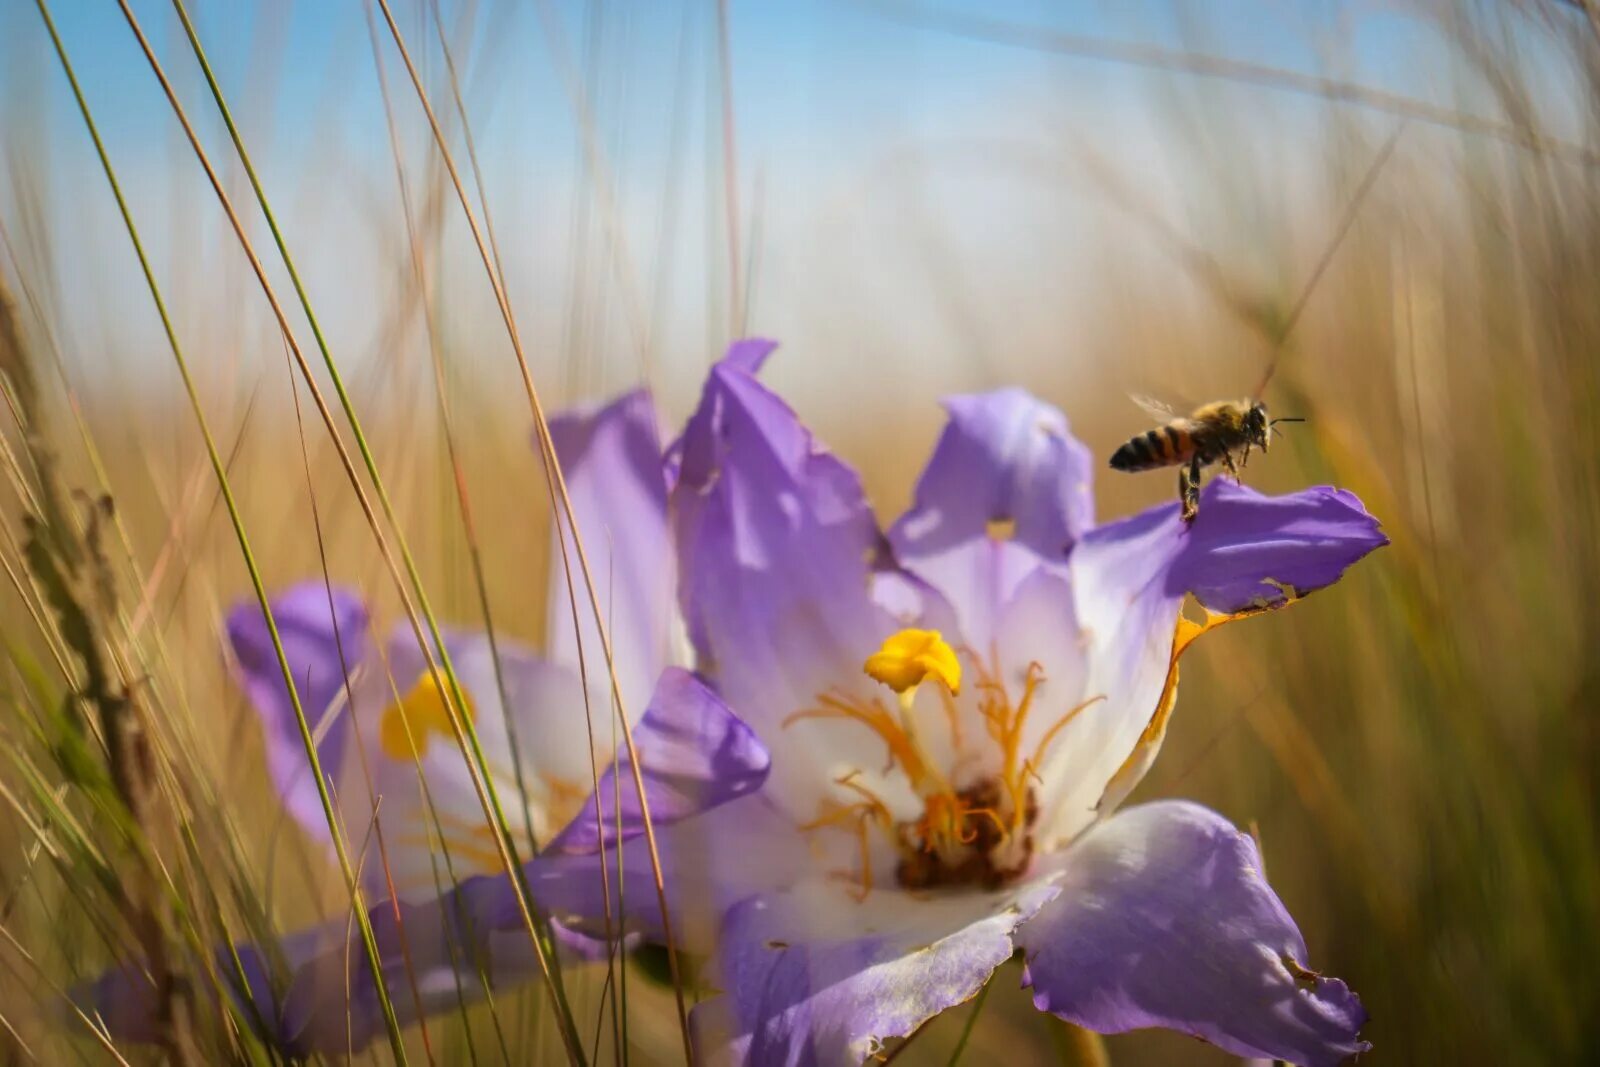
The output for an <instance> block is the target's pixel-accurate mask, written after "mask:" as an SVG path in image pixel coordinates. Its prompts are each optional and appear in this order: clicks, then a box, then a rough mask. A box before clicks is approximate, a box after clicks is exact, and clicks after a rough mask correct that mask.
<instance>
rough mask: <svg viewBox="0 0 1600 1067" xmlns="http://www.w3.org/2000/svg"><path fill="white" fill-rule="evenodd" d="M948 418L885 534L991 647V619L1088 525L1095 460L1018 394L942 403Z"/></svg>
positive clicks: (1057, 417) (972, 640)
mask: <svg viewBox="0 0 1600 1067" xmlns="http://www.w3.org/2000/svg"><path fill="white" fill-rule="evenodd" d="M945 407H946V409H947V410H948V411H949V414H950V421H949V424H948V425H946V426H945V429H944V432H943V433H942V434H941V435H940V437H939V442H938V444H937V445H935V446H934V450H933V455H932V457H931V458H930V459H929V460H928V465H927V466H926V467H925V468H924V469H923V472H922V476H921V478H919V479H918V481H917V490H916V498H915V502H914V503H913V504H912V506H911V509H910V510H909V511H907V512H906V513H905V515H903V516H901V518H900V519H899V521H897V522H896V523H895V524H894V526H893V527H891V528H890V530H889V535H888V536H889V543H890V544H891V545H892V546H893V548H894V553H895V558H896V559H897V560H898V561H899V562H900V563H901V564H902V565H903V566H905V567H907V568H908V569H910V570H911V571H913V572H914V573H916V574H918V575H920V576H921V577H923V578H925V579H927V580H928V581H929V582H930V583H931V584H933V585H934V586H935V587H936V588H938V589H939V590H941V591H942V592H943V593H944V594H945V596H946V598H947V599H949V601H950V602H951V603H952V604H954V605H955V606H956V609H957V613H958V615H959V617H960V620H961V627H962V634H963V636H964V637H965V638H966V642H967V644H969V645H971V646H972V647H974V648H980V649H982V648H988V646H989V641H990V638H991V637H992V636H993V632H994V625H995V617H996V614H997V613H998V612H999V610H1000V608H1001V605H1003V604H1004V603H1005V602H1006V601H1007V600H1009V599H1010V597H1011V595H1012V593H1013V592H1014V591H1015V589H1016V587H1017V584H1018V583H1019V582H1021V581H1022V579H1023V578H1025V577H1026V576H1027V575H1028V574H1029V573H1031V572H1032V571H1033V569H1034V568H1035V567H1037V566H1038V565H1039V564H1040V563H1041V562H1057V563H1064V562H1065V561H1066V558H1067V553H1068V551H1069V550H1070V549H1071V548H1072V546H1073V545H1074V544H1075V543H1076V542H1077V541H1078V539H1079V538H1080V537H1081V536H1082V535H1083V533H1084V531H1086V530H1087V529H1088V528H1089V527H1090V526H1091V525H1093V523H1094V501H1093V498H1092V496H1091V495H1090V486H1091V480H1092V479H1091V473H1090V472H1091V470H1092V469H1093V465H1094V460H1093V457H1092V456H1091V455H1090V453H1089V450H1088V448H1086V447H1085V446H1084V445H1083V443H1082V442H1080V441H1079V440H1078V439H1077V438H1075V437H1073V436H1072V433H1071V430H1070V429H1069V428H1068V425H1067V420H1066V417H1065V416H1064V415H1062V414H1061V412H1060V411H1058V410H1056V409H1055V408H1053V407H1051V406H1050V405H1048V404H1045V403H1042V402H1040V401H1039V400H1037V399H1035V398H1034V397H1033V396H1031V395H1030V394H1028V393H1027V392H1026V391H1024V390H1022V389H1015V388H1012V389H997V390H995V391H993V392H989V393H975V394H971V395H967V396H954V397H950V398H948V399H946V401H945Z"/></svg>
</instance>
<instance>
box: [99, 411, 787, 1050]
mask: <svg viewBox="0 0 1600 1067" xmlns="http://www.w3.org/2000/svg"><path fill="white" fill-rule="evenodd" d="M550 430H551V436H552V438H553V440H554V443H555V447H556V450H557V454H558V456H559V458H560V459H561V462H562V464H563V469H564V471H565V473H566V478H567V485H568V490H569V493H570V497H571V501H572V506H573V512H574V515H575V516H576V519H577V524H578V526H579V529H580V532H581V534H582V536H583V539H584V544H585V546H586V549H587V552H588V557H589V560H590V563H591V569H592V573H593V576H594V581H595V593H596V600H597V601H598V603H599V604H600V606H601V610H602V614H603V615H604V616H605V618H606V624H607V631H608V634H609V637H610V640H611V647H612V650H613V655H614V663H615V669H616V677H617V683H618V690H619V693H620V696H621V700H622V704H623V707H624V708H625V709H626V710H627V711H628V714H629V717H630V720H631V721H632V722H633V736H634V741H635V745H636V748H637V750H638V756H639V764H640V767H641V772H642V775H643V778H644V780H645V782H646V784H647V788H648V789H649V792H650V796H651V799H652V805H653V807H652V811H651V815H652V817H653V818H654V820H655V822H656V823H657V824H658V825H662V826H665V825H670V824H671V823H672V822H673V821H674V820H676V819H680V818H684V817H686V816H688V815H691V814H695V813H697V812H699V811H701V810H703V809H704V808H705V807H707V806H710V805H715V804H718V803H721V802H722V801H723V800H726V799H729V798H732V797H735V796H740V795H743V794H746V793H753V792H755V791H756V790H757V788H758V787H759V786H760V784H761V782H762V780H763V779H764V777H765V774H766V768H767V754H766V752H765V750H764V749H763V748H762V747H761V746H760V745H759V744H758V743H756V742H755V740H754V737H753V735H752V734H751V733H750V731H749V730H748V729H747V728H746V727H745V726H744V725H743V724H742V723H740V722H739V721H738V720H737V719H736V718H735V717H734V716H733V715H732V714H731V712H729V710H728V709H727V707H726V706H725V705H724V704H723V703H722V701H721V700H720V699H719V698H718V697H717V696H716V695H715V694H714V693H713V692H712V691H711V690H710V689H708V688H707V687H706V686H705V685H704V684H703V683H702V682H700V681H699V680H697V679H695V678H694V677H693V676H692V675H690V674H689V673H688V672H686V671H684V670H682V669H680V668H677V667H671V666H668V664H669V663H670V662H671V660H672V659H673V658H674V657H673V656H672V655H671V645H672V641H673V637H672V635H673V630H674V627H676V626H678V625H679V624H678V622H677V609H676V606H675V604H674V601H673V592H674V590H673V574H674V563H673V559H672V554H671V549H670V545H669V543H668V540H667V536H666V484H665V481H664V478H663V474H662V469H661V447H660V444H659V440H658V438H657V435H656V429H655V421H654V415H653V413H652V409H651V404H650V400H649V398H648V396H647V395H646V394H645V393H643V392H636V393H632V394H629V395H627V396H625V397H623V398H622V399H620V400H618V401H616V402H614V403H612V404H610V405H608V406H605V407H603V408H599V409H596V410H592V411H581V412H576V413H571V414H567V415H563V416H560V417H558V418H556V419H554V420H552V422H551V426H550ZM563 532H564V533H565V534H566V536H567V538H568V543H569V545H570V538H571V534H570V530H567V529H563ZM553 555H554V559H553V561H552V579H551V582H550V590H549V596H548V612H549V626H548V632H549V633H550V634H551V639H550V649H549V654H548V656H546V657H541V656H539V655H536V654H535V653H533V652H531V651H530V650H528V649H525V648H522V647H520V646H518V645H517V644H515V643H514V642H512V641H509V640H507V639H506V638H505V637H503V636H501V637H500V638H499V639H498V641H497V643H496V644H495V645H494V646H491V643H490V640H489V638H488V635H486V634H483V633H478V632H471V631H464V630H451V631H448V632H446V633H445V634H444V641H443V644H444V646H445V649H446V650H447V651H448V653H449V657H450V660H451V663H452V666H453V668H454V671H455V674H456V677H457V679H458V681H459V683H460V685H461V687H462V690H463V691H464V693H465V696H466V704H467V714H468V715H469V717H470V718H471V720H472V724H473V726H474V728H475V730H476V732H477V736H478V739H479V742H480V744H481V746H482V749H483V752H484V754H485V760H486V763H487V767H488V776H489V778H490V779H491V780H492V783H493V785H494V788H495V790H496V791H497V793H498V795H499V797H500V798H501V802H502V803H503V804H504V805H505V808H506V810H507V812H508V823H509V826H510V829H511V831H512V834H513V838H514V840H515V841H516V842H517V846H518V848H519V849H520V850H521V854H522V856H523V857H524V858H527V857H528V856H529V855H531V849H530V847H529V841H528V840H527V838H526V837H524V836H523V835H524V831H531V833H532V834H533V836H534V838H535V840H537V842H538V843H539V844H540V845H549V847H550V848H551V849H552V850H553V851H555V852H558V853H559V854H561V855H564V856H571V855H585V854H592V853H594V852H596V851H598V850H599V849H600V848H602V847H604V846H605V845H608V844H610V843H612V838H614V837H615V835H616V833H617V830H618V828H619V827H620V830H621V834H622V836H623V838H624V839H626V838H627V837H629V836H632V835H634V834H637V833H638V832H640V830H641V829H642V821H643V820H642V812H641V811H640V810H639V805H638V798H637V794H636V792H635V789H634V786H633V783H632V780H631V778H624V779H623V781H622V782H621V783H620V785H619V786H618V787H614V785H613V775H614V772H608V773H607V777H606V778H605V779H604V780H603V781H602V783H601V788H600V790H599V792H598V794H597V795H598V797H599V798H600V804H599V814H600V818H601V819H602V820H603V822H604V824H605V832H604V833H601V832H600V831H599V830H598V829H597V827H596V808H595V805H594V803H593V796H594V795H596V794H594V792H593V786H594V777H593V775H594V767H595V766H596V763H598V765H599V766H604V765H605V764H606V762H607V761H608V759H609V755H608V754H609V752H610V750H611V746H612V738H613V737H614V736H616V735H615V734H614V733H613V725H612V724H613V722H614V717H613V715H612V711H611V709H612V707H613V697H612V691H611V686H610V679H609V675H608V672H607V669H606V662H605V656H604V652H603V650H602V646H601V642H600V636H599V632H598V629H597V627H596V625H595V622H594V616H593V613H592V609H591V607H590V599H589V595H588V590H587V588H586V586H585V585H584V583H583V581H582V579H581V577H580V572H579V570H578V565H577V561H576V559H575V558H573V559H572V560H571V570H570V574H571V575H572V579H571V581H572V583H573V586H574V587H575V592H573V593H572V594H571V598H569V585H568V579H567V574H568V573H569V572H568V570H567V567H566V566H565V565H564V563H563V559H562V556H561V554H560V552H559V551H553ZM572 599H576V602H577V605H578V608H577V612H578V618H577V625H576V626H575V625H574V617H573V608H572ZM272 614H273V618H274V620H275V621H276V625H277V627H278V630H279V634H280V636H281V638H282V641H283V644H284V648H285V651H286V653H287V657H288V660H289V665H290V669H291V672H292V674H293V676H294V678H295V685H296V689H297V691H298V694H299V697H300V702H301V706H302V708H303V710H304V712H305V715H306V717H307V719H308V721H309V723H310V725H311V727H312V731H313V737H314V738H315V739H316V743H317V748H318V756H319V759H320V761H321V763H322V767H323V771H324V774H325V776H326V779H327V785H328V788H329V791H330V793H331V795H332V796H333V797H334V798H335V804H336V809H337V814H338V818H339V821H340V824H341V825H340V830H341V833H342V834H343V835H344V837H345V840H346V841H347V842H348V843H350V846H351V850H352V852H354V851H356V849H358V848H359V847H360V846H361V844H362V842H369V847H368V850H367V852H366V854H364V855H362V856H361V857H360V858H359V866H360V870H361V875H362V882H363V888H364V889H365V892H366V894H367V898H368V900H370V901H382V903H378V904H376V905H375V906H373V907H372V908H371V912H370V917H371V920H372V926H373V928H374V931H375V933H376V934H377V942H378V949H379V957H380V961H381V965H382V967H383V970H384V972H385V973H384V977H385V979H386V981H387V984H388V987H389V989H390V993H391V996H392V998H393V1002H394V1006H395V1009H396V1011H397V1013H398V1014H399V1016H400V1018H401V1020H402V1022H409V1021H411V1020H414V1019H416V1018H419V1017H422V1016H424V1015H427V1014H430V1013H432V1012H435V1011H439V1010H448V1009H452V1008H455V1007H456V1006H458V1005H460V1004H462V1003H465V1002H470V1001H472V1000H475V999H478V998H479V997H481V996H482V994H483V992H484V981H485V979H484V977H483V976H484V975H488V976H489V978H490V980H491V981H493V982H494V983H496V984H501V985H504V984H509V983H511V982H514V981H518V980H521V979H524V978H527V977H531V976H533V975H535V974H537V973H538V970H537V958H536V956H535V954H534V950H533V946H532V942H531V940H530V938H529V936H528V933H527V931H526V930H525V929H523V928H521V927H520V926H517V927H516V928H514V929H513V928H511V927H510V924H507V928H506V929H500V930H492V929H489V928H487V927H486V926H484V925H483V924H480V923H477V922H475V921H474V920H473V914H474V912H475V911H486V910H487V909H482V908H478V907H477V904H476V901H477V900H478V898H479V897H480V896H481V895H482V894H483V891H484V890H486V889H488V888H490V887H492V886H500V887H502V888H503V886H504V885H505V881H504V877H503V873H502V872H503V863H502V861H501V859H500V856H499V853H498V851H497V849H496V846H495V835H494V831H493V829H492V827H491V825H490V823H489V822H488V820H487V819H486V818H485V815H484V811H483V807H482V804H481V802H480V800H479V797H478V794H477V792H476V790H475V788H474V786H473V783H472V779H471V775H470V773H469V770H468V767H467V764H466V762H465V760H464V758H463V756H462V753H461V751H460V748H459V747H458V745H457V743H456V741H455V737H454V734H453V732H452V729H451V726H450V720H449V713H448V710H447V708H446V705H445V701H444V698H443V695H442V693H441V683H440V680H439V679H438V678H437V677H436V676H435V674H434V673H433V672H432V671H431V670H430V668H429V666H428V663H427V658H426V657H425V656H424V655H423V653H422V651H421V649H420V647H419V645H418V643H417V641H416V638H415V635H414V633H413V631H412V630H411V628H410V626H409V625H408V624H405V623H403V622H402V623H401V624H398V625H397V626H396V627H395V629H394V631H393V633H392V634H391V636H390V637H389V639H388V641H387V642H385V643H384V644H383V646H382V650H381V651H380V650H379V648H378V646H377V644H376V642H374V640H373V638H372V635H371V634H370V632H369V620H368V611H367V608H366V606H365V605H364V604H363V603H362V601H361V599H360V598H359V596H358V595H357V594H355V593H354V592H352V591H349V590H345V589H342V588H338V587H332V588H330V587H329V586H327V585H325V584H324V583H323V582H320V581H312V582H307V583H304V584H302V585H298V586H295V587H293V588H291V589H289V590H287V591H285V592H284V593H282V594H280V595H278V596H276V597H273V598H272ZM226 626H227V635H228V642H229V646H230V648H231V650H232V652H233V662H234V664H235V667H236V674H237V678H238V681H239V683H240V685H241V687H242V688H243V690H244V691H245V693H246V695H247V696H248V697H249V701H250V704H251V706H252V708H254V710H255V711H256V712H257V714H258V715H259V716H260V718H261V722H262V726H263V729H264V732H265V739H266V753H267V762H268V767H269V770H270V771H271V774H272V777H273V780H274V782H275V783H276V785H277V787H278V790H279V792H280V795H281V796H282V799H283V803H284V809H285V811H286V812H287V813H288V814H289V815H290V816H292V817H293V818H294V819H295V821H296V822H298V823H299V824H300V825H301V826H302V827H303V828H304V829H305V830H306V831H307V832H308V833H310V834H311V835H313V836H314V837H317V838H320V839H322V840H324V841H328V842H329V843H330V845H331V838H330V836H329V828H328V824H327V821H326V818H325V816H324V813H323V809H322V804H321V801H320V799H319V797H318V794H317V789H316V783H315V780H314V779H313V777H312V773H311V770H310V767H309V765H308V762H307V760H306V754H305V746H304V742H303V740H302V737H301V734H300V729H299V726H298V723H297V721H296V718H295V713H294V708H293V704H292V703H291V700H290V696H289V692H288V689H287V687H286V685H285V683H284V678H283V674H282V671H281V669H280V667H279V663H278V660H277V656H276V653H275V651H274V649H273V645H272V640H271V636H270V634H269V632H268V629H267V624H266V619H265V617H264V614H263V612H262V611H261V609H260V606H259V605H258V604H256V603H254V602H249V603H245V604H241V605H240V606H238V607H236V608H235V609H234V610H233V611H232V612H230V613H229V615H228V618H227V622H226ZM579 635H581V640H582V645H581V664H582V669H581V670H580V647H579ZM680 640H681V639H680ZM496 652H498V657H497V656H496ZM497 659H498V668H497ZM585 677H587V680H588V683H589V685H588V694H587V695H588V701H589V708H590V709H591V712H592V714H593V720H594V726H595V740H594V746H593V750H591V746H590V743H589V740H588V735H587V731H586V730H585V728H584V722H583V718H584V713H585V712H584V702H585V692H584V681H583V679H584V678H585ZM618 796H620V798H621V810H620V811H618V810H617V807H616V804H615V803H614V797H618ZM523 798H525V799H526V803H523V802H522V800H523ZM557 831H561V833H560V836H559V837H557V836H556V834H557ZM495 874H501V877H500V878H499V879H498V880H497V879H494V878H492V877H491V876H492V875H495ZM458 886H459V887H460V888H458ZM391 894H392V895H393V897H394V899H385V898H389V897H390V896H391ZM554 932H555V935H556V937H557V941H558V943H559V945H560V947H561V948H562V949H563V950H564V951H565V952H566V953H567V954H568V955H571V956H577V957H583V956H587V955H594V954H597V953H601V952H603V951H604V950H605V946H604V944H603V943H601V942H597V941H595V940H593V939H591V938H589V937H587V936H584V935H581V934H575V933H571V932H569V931H567V930H564V929H563V928H561V927H560V926H559V925H557V926H556V927H555V931H554ZM240 956H241V959H243V960H244V961H245V962H246V967H245V971H246V980H245V981H243V982H242V983H241V984H242V986H243V987H245V988H240V989H236V990H232V991H231V992H232V995H233V996H234V998H235V1000H236V1001H237V1002H238V1005H237V1006H238V1007H240V1009H241V1010H245V1009H246V1008H247V1007H248V1011H247V1012H246V1017H247V1018H248V1017H249V1016H250V1013H252V1012H253V1013H254V1014H255V1015H256V1016H258V1018H257V1020H256V1021H257V1022H258V1024H259V1025H260V1027H261V1029H262V1030H263V1032H264V1033H265V1035H266V1036H267V1037H268V1038H269V1039H271V1040H273V1041H274V1042H275V1043H276V1044H278V1045H279V1046H280V1047H281V1048H283V1049H284V1050H286V1051H288V1052H291V1053H294V1054H305V1053H310V1052H315V1051H338V1050H342V1049H345V1048H347V1047H351V1048H360V1047H361V1046H363V1045H365V1044H367V1043H368V1042H369V1041H370V1040H372V1039H373V1038H374V1037H376V1036H378V1035H380V1034H381V1033H382V1030H383V1019H382V1015H381V1010H380V1006H379V1002H378V999H377V990H376V985H375V984H374V982H373V981H372V976H371V974H370V963H369V961H368V960H367V958H366V956H365V953H364V949H363V947H362V946H361V944H360V942H359V940H357V939H355V937H354V935H353V929H352V927H351V925H350V924H347V923H345V922H343V921H340V922H335V923H330V924H329V925H327V926H324V927H319V928H315V929H311V930H306V931H300V932H298V933H295V934H292V935H290V936H289V937H287V938H284V939H283V940H282V942H281V943H280V944H279V945H277V946H275V947H274V951H273V952H271V953H267V952H263V951H261V950H259V949H258V948H256V947H255V946H250V945H244V946H240ZM272 957H275V958H276V960H277V961H278V962H279V963H281V966H274V965H273V964H272V962H271V958H272ZM218 959H219V960H220V961H222V962H223V963H225V964H226V966H223V965H219V966H218V968H217V970H218V971H219V972H220V973H222V974H224V975H227V974H231V973H233V967H232V963H231V960H229V959H228V957H227V954H226V953H222V954H219V957H218ZM491 962H492V966H491V965H490V963H491ZM347 975H353V977H349V978H347ZM347 991H348V996H347V995H346V994H347ZM79 999H80V1000H81V1001H83V1002H84V1003H86V1004H87V1005H89V1006H90V1007H92V1008H93V1009H94V1010H96V1011H99V1012H100V1013H101V1014H102V1015H104V1016H105V1018H106V1019H107V1022H108V1025H109V1026H110V1028H111V1030H112V1033H113V1034H115V1035H118V1036H120V1037H123V1038H125V1039H128V1040H149V1039H150V1037H151V1036H152V1035H151V1032H150V1025H151V1020H152V1019H153V1018H154V1016H155V1012H156V1007H157V1005H156V997H155V990H154V988H153V987H152V986H151V984H150V982H149V980H148V979H147V978H146V977H145V976H144V975H143V973H142V971H141V970H140V969H139V968H138V967H132V966H130V967H124V968H120V969H118V970H115V971H112V972H110V973H108V974H106V975H105V976H103V977H101V978H100V979H99V980H98V981H96V982H94V983H92V984H90V985H88V986H86V987H84V988H83V989H81V990H80V991H79Z"/></svg>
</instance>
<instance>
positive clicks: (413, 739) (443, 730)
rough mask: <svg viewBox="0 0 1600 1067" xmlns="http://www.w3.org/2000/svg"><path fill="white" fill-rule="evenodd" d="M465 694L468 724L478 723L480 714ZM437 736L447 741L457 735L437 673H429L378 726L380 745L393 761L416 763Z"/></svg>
mask: <svg viewBox="0 0 1600 1067" xmlns="http://www.w3.org/2000/svg"><path fill="white" fill-rule="evenodd" d="M461 695H462V698H463V702H464V703H465V705H466V706H465V707H464V708H463V709H462V710H463V712H464V714H465V715H466V717H467V721H468V722H472V721H475V720H476V718H477V712H476V711H475V709H474V708H473V706H472V697H471V696H470V695H468V694H467V691H466V688H465V687H463V688H462V690H461ZM434 734H439V735H440V736H441V737H445V738H450V737H452V736H453V734H452V731H451V728H450V709H449V706H448V705H447V704H446V703H445V696H444V693H443V692H441V691H440V689H439V683H438V681H437V680H436V679H435V678H434V675H433V672H432V671H427V672H425V673H424V674H423V675H422V677H420V678H418V679H417V684H416V685H414V686H412V687H411V691H410V692H409V693H407V694H406V695H405V696H403V697H401V698H400V699H399V700H397V701H395V702H394V703H393V704H390V705H389V707H388V708H386V709H385V710H384V713H383V717H382V718H381V719H380V720H379V723H378V743H379V745H380V746H381V747H382V749H383V754H384V755H385V756H388V757H389V758H390V759H393V760H415V759H419V758H420V757H421V756H422V755H423V754H424V753H426V752H427V751H428V742H429V739H430V738H431V737H432V735H434Z"/></svg>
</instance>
